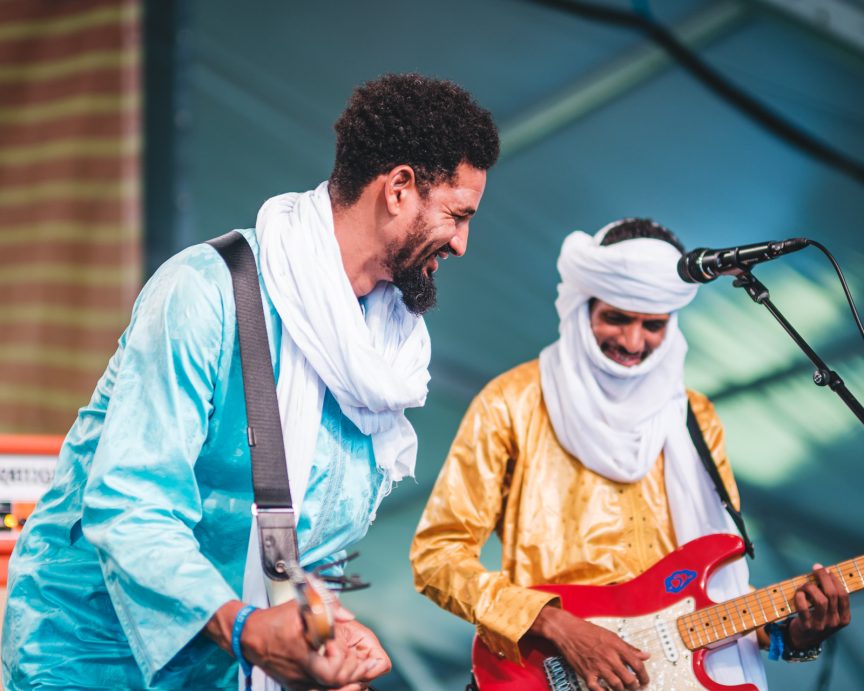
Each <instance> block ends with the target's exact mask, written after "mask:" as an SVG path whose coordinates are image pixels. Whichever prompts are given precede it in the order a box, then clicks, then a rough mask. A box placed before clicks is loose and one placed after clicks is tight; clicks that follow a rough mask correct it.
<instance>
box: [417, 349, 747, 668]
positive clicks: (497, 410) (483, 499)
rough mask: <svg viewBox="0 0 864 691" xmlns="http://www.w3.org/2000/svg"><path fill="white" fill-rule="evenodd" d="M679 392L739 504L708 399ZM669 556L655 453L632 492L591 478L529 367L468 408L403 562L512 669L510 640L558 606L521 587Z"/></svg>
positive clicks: (588, 580) (592, 577) (605, 580)
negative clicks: (491, 554)
mask: <svg viewBox="0 0 864 691" xmlns="http://www.w3.org/2000/svg"><path fill="white" fill-rule="evenodd" d="M688 395H689V398H690V403H691V405H692V406H693V411H694V413H695V414H696V419H697V421H698V422H699V426H700V428H701V429H702V433H703V434H704V436H705V440H706V442H707V444H708V447H709V448H710V449H711V453H712V455H713V458H714V460H715V462H716V463H717V467H718V469H719V471H720V476H721V477H722V478H723V482H724V483H725V484H726V487H727V489H728V490H729V494H730V496H731V498H732V500H733V502H734V503H735V504H736V505H737V504H738V490H737V487H736V486H735V482H734V479H733V477H732V471H731V468H730V466H729V462H728V459H727V457H726V450H725V446H724V442H723V437H724V434H723V427H722V425H721V424H720V420H719V419H718V418H717V415H716V413H715V411H714V407H713V406H712V405H711V403H710V401H708V399H707V398H705V397H704V396H702V395H701V394H697V393H694V392H688ZM493 529H494V530H495V531H496V532H497V534H498V536H499V538H500V539H501V544H502V563H501V570H500V571H494V572H489V571H487V570H486V569H485V568H484V567H483V565H482V564H481V563H480V561H479V559H478V556H479V554H480V548H481V547H482V546H483V544H484V543H485V542H486V540H487V538H488V537H489V535H490V534H491V532H492V530H493ZM676 547H677V544H676V542H675V536H674V530H673V527H672V518H671V514H670V512H669V505H668V500H667V497H666V491H665V483H664V480H663V455H662V454H661V455H660V457H659V458H658V459H657V462H656V463H655V464H654V466H653V468H652V469H651V471H650V472H649V473H648V474H647V475H646V476H645V477H644V478H642V479H641V480H639V481H638V482H634V483H631V484H622V483H618V482H613V481H611V480H608V479H606V478H604V477H603V476H601V475H597V474H596V473H594V472H592V471H591V470H588V469H587V468H586V467H585V466H583V465H582V464H581V463H580V462H579V461H578V460H577V459H576V458H574V457H573V456H571V455H570V454H569V453H567V451H565V450H564V449H563V448H562V447H561V445H560V444H559V443H558V439H557V438H556V436H555V433H554V431H553V429H552V425H551V423H550V421H549V415H548V413H547V411H546V406H545V405H544V403H543V397H542V393H541V389H540V368H539V364H538V361H537V360H533V361H531V362H528V363H525V364H523V365H520V366H518V367H516V368H514V369H512V370H510V371H509V372H506V373H504V374H503V375H501V376H499V377H497V378H496V379H494V380H493V381H491V382H490V383H489V384H488V385H487V386H486V387H485V388H484V389H483V391H481V392H480V394H479V395H478V396H477V398H475V399H474V401H473V402H472V404H471V406H470V407H469V409H468V411H467V413H466V414H465V417H464V418H463V420H462V424H461V425H460V427H459V431H458V433H457V436H456V439H455V441H454V442H453V446H452V447H451V449H450V453H449V455H448V457H447V460H446V462H445V463H444V466H443V468H442V469H441V474H440V475H439V477H438V480H437V482H436V484H435V488H434V489H433V491H432V495H431V496H430V498H429V502H428V504H427V505H426V509H425V511H424V512H423V516H422V518H421V519H420V524H419V526H418V528H417V534H416V535H415V537H414V542H413V544H412V546H411V562H412V565H413V569H414V583H415V586H416V588H417V590H418V591H420V592H421V593H423V594H424V595H426V596H427V597H429V598H430V599H431V600H433V601H434V602H435V603H437V604H438V605H439V606H441V607H443V608H444V609H447V610H449V611H450V612H453V613H454V614H456V615H458V616H460V617H462V618H463V619H466V620H468V621H470V622H471V623H473V624H476V625H477V630H478V633H479V635H480V636H481V637H482V638H483V640H484V641H485V642H486V644H487V645H488V646H489V647H490V649H491V650H493V651H496V652H498V653H499V654H501V655H503V656H504V657H506V658H508V659H510V660H512V661H514V662H518V661H519V660H520V655H519V648H518V645H517V644H518V641H519V639H520V638H521V637H522V636H523V635H524V634H525V633H526V632H527V631H528V629H529V628H530V627H531V624H532V623H533V622H534V619H535V618H536V617H537V614H538V613H539V612H540V610H541V609H542V608H543V606H544V605H546V604H547V603H550V602H553V603H555V604H557V600H556V598H555V597H554V596H552V595H550V594H547V593H541V592H538V591H535V590H530V589H528V588H527V586H530V585H535V584H541V583H579V584H584V585H604V584H610V583H617V582H622V581H626V580H630V579H632V578H634V577H635V576H638V575H639V574H641V573H642V572H644V571H645V570H646V569H648V568H649V567H650V566H651V565H653V564H654V563H655V562H657V561H658V560H659V559H661V558H662V557H663V556H665V555H667V554H668V553H669V552H671V551H672V550H674V549H675V548H676Z"/></svg>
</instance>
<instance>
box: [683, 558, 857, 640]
mask: <svg viewBox="0 0 864 691" xmlns="http://www.w3.org/2000/svg"><path fill="white" fill-rule="evenodd" d="M828 570H829V571H831V573H833V574H834V575H835V576H836V577H837V580H839V581H840V584H841V585H842V586H843V587H844V588H846V592H849V593H854V592H856V591H858V590H861V589H862V588H864V556H860V557H855V558H854V559H849V560H848V561H844V562H840V563H839V564H835V565H834V566H829V567H828ZM814 580H815V577H814V576H813V574H808V575H806V576H798V577H796V578H790V579H788V580H785V581H781V582H780V583H776V584H774V585H769V586H768V587H767V588H760V589H759V590H754V591H753V592H752V593H748V594H747V595H741V596H740V597H736V598H734V599H732V600H727V601H726V602H721V603H720V604H719V605H712V606H711V607H705V608H704V609H700V610H698V611H696V612H693V613H691V614H685V615H684V616H682V617H679V618H678V631H679V633H680V634H681V639H682V640H683V641H684V644H685V645H686V646H687V647H688V648H690V650H696V649H698V648H705V647H708V646H711V645H715V644H717V643H720V642H721V641H724V640H726V639H729V638H737V637H738V636H742V635H744V634H746V633H749V632H750V631H754V630H756V629H758V628H759V627H760V626H764V625H765V624H769V623H771V622H773V621H779V620H781V619H785V618H786V617H788V616H789V615H791V614H794V613H795V612H796V611H797V608H796V607H795V591H796V590H798V588H800V587H801V586H802V585H804V584H805V583H807V582H812V581H814Z"/></svg>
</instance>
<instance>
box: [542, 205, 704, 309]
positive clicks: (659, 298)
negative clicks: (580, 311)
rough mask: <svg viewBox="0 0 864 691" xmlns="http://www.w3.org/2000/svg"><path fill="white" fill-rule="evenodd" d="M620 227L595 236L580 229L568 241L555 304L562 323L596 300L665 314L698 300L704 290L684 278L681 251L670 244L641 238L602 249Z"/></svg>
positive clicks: (621, 306) (603, 231) (569, 236)
mask: <svg viewBox="0 0 864 691" xmlns="http://www.w3.org/2000/svg"><path fill="white" fill-rule="evenodd" d="M618 223H620V221H616V222H615V223H614V224H610V225H608V226H606V227H605V228H603V229H602V230H601V231H600V232H598V233H597V234H596V235H594V236H591V235H588V234H587V233H583V232H582V231H579V230H577V231H575V232H573V233H571V234H570V235H568V236H567V238H566V239H565V240H564V244H563V246H562V247H561V255H560V256H559V258H558V273H559V274H560V275H561V283H560V284H559V286H558V300H557V301H556V302H555V307H556V308H557V310H558V316H559V318H560V319H561V321H564V320H565V319H566V318H567V317H568V316H569V315H570V314H572V313H573V311H574V310H575V309H576V308H577V307H579V306H580V305H581V304H583V303H584V302H587V301H588V300H589V299H590V298H592V297H593V298H600V299H601V300H603V302H607V303H609V304H610V305H613V306H614V307H617V308H618V309H622V310H627V311H629V312H645V313H647V314H665V313H667V312H675V311H676V310H679V309H681V308H682V307H684V306H686V305H688V304H689V303H690V301H691V300H693V298H694V297H695V296H696V290H697V287H698V286H697V285H695V284H692V283H685V282H684V281H683V280H681V277H680V276H678V270H677V268H676V265H677V263H678V260H679V259H680V257H681V253H680V252H679V251H678V250H677V249H676V248H675V247H674V246H672V245H671V244H669V243H668V242H666V241H665V240H655V239H653V238H635V239H632V240H625V241H623V242H617V243H615V244H612V245H601V244H600V243H601V242H602V240H603V238H604V237H605V235H606V233H607V232H608V231H609V230H610V229H611V228H613V227H614V226H615V225H617V224H618Z"/></svg>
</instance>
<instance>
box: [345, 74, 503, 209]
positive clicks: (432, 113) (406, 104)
mask: <svg viewBox="0 0 864 691" xmlns="http://www.w3.org/2000/svg"><path fill="white" fill-rule="evenodd" d="M334 129H335V130H336V163H335V164H334V166H333V172H332V173H331V174H330V196H331V199H332V200H333V202H334V203H335V204H337V205H339V206H349V205H351V204H353V203H354V202H356V201H357V200H358V199H359V198H360V195H361V193H362V192H363V188H364V187H366V185H368V184H369V183H370V182H371V181H372V180H374V179H375V178H376V177H378V176H379V175H382V174H383V173H387V172H388V171H390V170H392V169H393V168H395V167H396V166H398V165H402V164H406V165H409V166H411V168H413V169H414V175H415V179H416V181H417V186H418V189H419V191H420V194H421V195H425V194H426V192H428V190H429V187H431V186H432V185H433V184H437V183H440V182H449V181H451V180H452V179H453V177H454V176H455V173H456V168H457V167H458V166H459V164H460V163H463V162H467V163H469V164H470V165H472V166H473V167H475V168H478V169H480V170H488V169H489V168H491V167H492V166H493V165H494V163H495V161H496V160H497V159H498V152H499V141H498V129H497V128H496V127H495V123H494V122H493V121H492V115H491V113H489V111H488V110H485V109H484V108H481V107H480V106H479V105H477V103H476V102H475V101H474V100H473V99H472V98H471V95H470V94H469V93H468V92H467V91H465V90H464V89H463V88H462V87H460V86H458V85H457V84H454V83H453V82H450V81H445V80H442V79H433V78H431V77H424V76H423V75H420V74H413V73H411V74H386V75H384V76H382V77H379V78H378V79H375V80H373V81H370V82H366V83H365V84H363V85H361V86H359V87H357V88H356V89H355V90H354V93H353V94H352V95H351V99H350V100H349V101H348V107H347V108H346V109H345V112H344V113H342V115H341V116H340V117H339V119H338V120H337V121H336V124H335V125H334Z"/></svg>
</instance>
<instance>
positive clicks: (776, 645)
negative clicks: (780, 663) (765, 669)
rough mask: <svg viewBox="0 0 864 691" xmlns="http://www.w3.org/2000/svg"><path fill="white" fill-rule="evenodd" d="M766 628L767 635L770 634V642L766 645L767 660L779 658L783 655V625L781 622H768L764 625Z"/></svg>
mask: <svg viewBox="0 0 864 691" xmlns="http://www.w3.org/2000/svg"><path fill="white" fill-rule="evenodd" d="M765 628H766V629H767V630H768V635H769V636H770V641H771V642H770V644H769V646H768V659H769V660H779V659H780V658H781V657H783V647H784V641H783V628H784V627H783V625H782V624H768V626H766V627H765Z"/></svg>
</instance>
